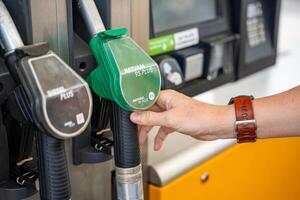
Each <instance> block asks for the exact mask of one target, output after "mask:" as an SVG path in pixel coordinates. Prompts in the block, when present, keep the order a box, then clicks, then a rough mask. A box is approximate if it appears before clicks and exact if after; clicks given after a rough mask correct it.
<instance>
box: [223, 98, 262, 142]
mask: <svg viewBox="0 0 300 200" xmlns="http://www.w3.org/2000/svg"><path fill="white" fill-rule="evenodd" d="M253 99H254V97H253V96H237V97H234V98H231V99H230V101H229V103H228V104H229V105H230V104H234V107H235V116H236V121H235V123H234V130H235V133H236V136H237V142H238V143H244V142H255V141H256V139H257V135H256V129H257V125H256V120H255V118H254V111H253V106H252V100H253Z"/></svg>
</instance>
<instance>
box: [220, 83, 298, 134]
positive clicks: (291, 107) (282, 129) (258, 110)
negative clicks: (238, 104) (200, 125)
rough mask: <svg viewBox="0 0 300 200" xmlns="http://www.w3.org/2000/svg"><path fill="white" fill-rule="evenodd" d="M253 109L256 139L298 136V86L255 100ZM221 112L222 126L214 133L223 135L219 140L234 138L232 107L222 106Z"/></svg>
mask: <svg viewBox="0 0 300 200" xmlns="http://www.w3.org/2000/svg"><path fill="white" fill-rule="evenodd" d="M253 109H254V115H255V119H256V121H257V137H258V138H274V137H291V136H300V86H298V87H296V88H293V89H291V90H288V91H286V92H283V93H280V94H277V95H273V96H269V97H264V98H258V99H255V100H254V101H253ZM221 112H222V113H224V115H223V124H221V127H220V128H217V129H216V133H217V134H223V135H220V137H221V138H234V137H235V135H234V130H233V129H234V128H233V127H234V121H235V116H234V115H235V114H234V107H233V106H224V107H223V108H222V109H221ZM219 120H221V119H219ZM222 131H223V133H222Z"/></svg>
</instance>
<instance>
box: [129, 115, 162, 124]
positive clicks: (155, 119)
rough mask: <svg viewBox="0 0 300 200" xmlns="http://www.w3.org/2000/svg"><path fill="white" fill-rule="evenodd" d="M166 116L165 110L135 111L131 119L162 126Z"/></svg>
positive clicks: (134, 121) (135, 121)
mask: <svg viewBox="0 0 300 200" xmlns="http://www.w3.org/2000/svg"><path fill="white" fill-rule="evenodd" d="M165 116H166V113H165V112H152V111H135V112H133V113H132V114H131V115H130V120H131V121H132V122H133V123H136V124H139V125H146V126H162V125H163V123H164V121H165Z"/></svg>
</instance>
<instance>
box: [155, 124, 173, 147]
mask: <svg viewBox="0 0 300 200" xmlns="http://www.w3.org/2000/svg"><path fill="white" fill-rule="evenodd" d="M172 132H173V130H172V129H169V128H166V127H160V128H159V130H158V133H157V135H156V136H155V139H154V150H155V151H158V150H160V148H161V147H162V144H163V142H164V140H165V139H166V137H167V136H168V134H169V133H172Z"/></svg>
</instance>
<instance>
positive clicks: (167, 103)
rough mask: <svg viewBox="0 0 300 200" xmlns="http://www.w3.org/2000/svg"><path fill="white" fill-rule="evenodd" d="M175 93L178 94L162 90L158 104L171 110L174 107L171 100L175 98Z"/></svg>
mask: <svg viewBox="0 0 300 200" xmlns="http://www.w3.org/2000/svg"><path fill="white" fill-rule="evenodd" d="M175 93H176V92H175V91H173V90H162V91H161V92H160V93H159V97H158V99H157V101H156V104H157V105H158V106H159V107H161V108H164V109H166V110H169V109H170V108H171V107H172V101H171V99H172V98H173V97H174V95H175Z"/></svg>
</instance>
